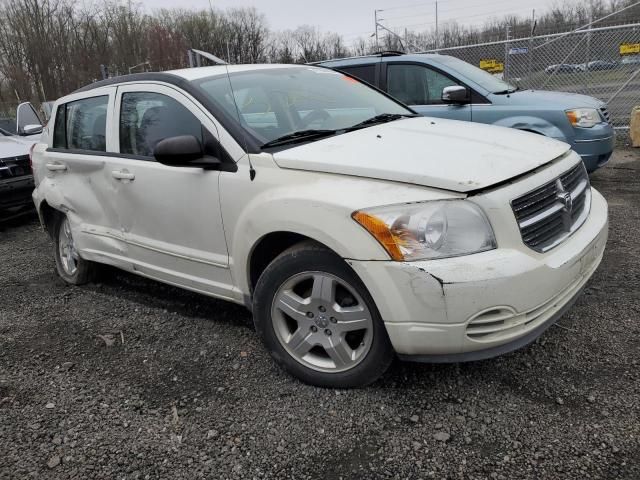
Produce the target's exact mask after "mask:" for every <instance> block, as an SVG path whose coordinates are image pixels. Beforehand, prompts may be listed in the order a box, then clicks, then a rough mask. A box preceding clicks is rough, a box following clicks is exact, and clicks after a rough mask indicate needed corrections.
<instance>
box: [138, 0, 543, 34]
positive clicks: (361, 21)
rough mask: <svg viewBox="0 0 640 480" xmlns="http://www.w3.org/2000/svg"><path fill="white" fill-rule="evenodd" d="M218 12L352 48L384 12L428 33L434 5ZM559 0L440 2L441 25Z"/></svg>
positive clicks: (298, 5)
mask: <svg viewBox="0 0 640 480" xmlns="http://www.w3.org/2000/svg"><path fill="white" fill-rule="evenodd" d="M211 2H212V4H213V6H214V7H216V8H220V9H226V8H228V7H256V8H257V9H258V10H259V11H260V12H262V13H264V14H265V15H266V17H267V20H268V22H269V26H270V27H271V29H273V30H285V29H294V28H295V27H297V26H299V25H304V24H307V25H316V26H318V27H320V29H321V30H324V31H333V32H337V33H340V34H342V35H343V36H344V38H345V40H346V42H347V43H349V44H350V43H351V42H352V41H353V40H355V39H356V38H357V37H359V36H363V37H364V36H367V35H371V33H373V31H374V26H373V25H374V21H373V11H374V9H383V10H384V11H383V12H381V13H380V17H381V18H383V19H384V20H382V21H381V22H380V23H382V24H384V25H386V26H388V27H389V28H399V29H400V31H402V30H403V29H404V27H406V28H408V29H409V30H417V31H420V30H426V29H429V28H430V27H432V26H433V25H434V24H435V1H430V2H429V1H420V0H396V1H390V0H374V1H370V0H313V1H308V0H307V1H305V0H211ZM142 3H143V4H144V5H145V6H146V8H147V9H154V8H170V7H180V8H193V9H200V8H209V0H192V1H191V2H188V4H185V3H181V2H179V1H176V0H142ZM553 3H555V0H439V1H438V14H439V15H438V16H439V19H438V21H439V22H441V23H444V22H446V21H447V20H456V21H457V22H458V23H460V24H462V25H470V24H473V25H478V24H482V23H483V22H484V21H485V20H487V19H489V18H491V17H496V16H497V17H500V16H502V15H504V14H519V15H522V16H530V15H531V12H532V9H534V8H535V9H536V12H542V11H544V10H545V9H547V8H549V7H550V6H551V5H552V4H553Z"/></svg>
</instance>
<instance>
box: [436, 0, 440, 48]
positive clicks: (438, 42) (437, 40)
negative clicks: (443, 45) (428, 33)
mask: <svg viewBox="0 0 640 480" xmlns="http://www.w3.org/2000/svg"><path fill="white" fill-rule="evenodd" d="M439 44H440V41H439V34H438V2H437V1H436V51H438V46H439Z"/></svg>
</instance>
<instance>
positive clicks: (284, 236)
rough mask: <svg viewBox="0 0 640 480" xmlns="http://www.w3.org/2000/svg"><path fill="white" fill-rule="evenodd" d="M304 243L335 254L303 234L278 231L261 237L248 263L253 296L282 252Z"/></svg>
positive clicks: (252, 250) (322, 244) (249, 281)
mask: <svg viewBox="0 0 640 480" xmlns="http://www.w3.org/2000/svg"><path fill="white" fill-rule="evenodd" d="M302 242H313V243H316V244H318V245H321V246H322V247H324V248H326V249H327V250H329V251H331V252H333V253H335V254H336V255H337V256H339V255H338V254H337V253H336V252H335V251H334V250H333V249H331V248H330V247H328V246H327V245H325V244H324V243H322V242H319V241H318V240H316V239H314V238H311V237H309V236H307V235H303V234H301V233H297V232H292V231H286V230H278V231H274V232H269V233H267V234H265V235H263V236H262V237H260V238H259V239H258V240H256V242H255V243H254V245H253V247H252V248H251V250H250V253H249V261H248V262H247V279H248V283H249V291H250V292H251V294H253V290H254V288H255V286H256V284H257V283H258V279H259V278H260V275H262V272H264V270H265V268H267V266H268V265H269V264H270V263H271V262H272V261H273V260H274V259H275V258H276V257H277V256H278V255H280V254H281V253H282V252H284V251H286V250H288V249H289V248H291V247H293V246H294V245H297V244H298V243H302Z"/></svg>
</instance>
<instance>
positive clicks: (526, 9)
mask: <svg viewBox="0 0 640 480" xmlns="http://www.w3.org/2000/svg"><path fill="white" fill-rule="evenodd" d="M523 11H528V12H529V11H531V8H529V7H522V8H519V9H516V10H507V11H504V10H494V11H492V12H488V13H479V14H477V15H464V16H462V17H458V16H456V17H455V18H452V19H449V20H466V19H470V18H479V17H487V18H491V16H492V15H494V16H495V14H502V15H510V14H511V15H512V14H514V13H521V12H523ZM443 22H445V23H446V22H447V20H444V21H443V20H441V21H440V22H439V23H443ZM435 23H436V22H422V23H412V24H409V25H406V24H401V25H393V26H390V27H389V28H410V27H419V26H427V25H435Z"/></svg>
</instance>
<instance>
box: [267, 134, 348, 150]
mask: <svg viewBox="0 0 640 480" xmlns="http://www.w3.org/2000/svg"><path fill="white" fill-rule="evenodd" d="M336 132H337V130H314V129H311V130H299V131H297V132H292V133H287V134H286V135H283V136H281V137H278V138H274V139H273V140H270V141H268V142H267V143H265V144H263V145H262V146H261V148H267V147H277V146H278V145H287V144H289V143H296V142H304V141H305V140H311V139H313V138H322V137H328V136H330V135H334V134H335V133H336Z"/></svg>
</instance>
